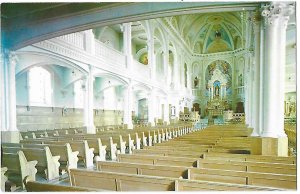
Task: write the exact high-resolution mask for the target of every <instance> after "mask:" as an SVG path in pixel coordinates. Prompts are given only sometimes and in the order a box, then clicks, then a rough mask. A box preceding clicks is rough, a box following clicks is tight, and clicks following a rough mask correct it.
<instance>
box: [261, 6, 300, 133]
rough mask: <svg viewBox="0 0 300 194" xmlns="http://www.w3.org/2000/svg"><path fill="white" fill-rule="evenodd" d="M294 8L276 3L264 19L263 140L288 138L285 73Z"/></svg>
mask: <svg viewBox="0 0 300 194" xmlns="http://www.w3.org/2000/svg"><path fill="white" fill-rule="evenodd" d="M293 10H294V6H291V5H289V4H288V3H285V2H273V3H271V4H270V5H269V6H267V7H265V9H264V10H263V12H262V16H263V17H264V25H265V30H264V32H265V33H264V37H265V49H264V65H263V111H262V113H263V121H262V122H263V123H262V127H263V133H262V136H263V137H286V134H285V132H284V82H285V80H284V76H285V75H284V73H285V71H284V69H285V53H286V51H285V49H286V27H287V22H288V19H289V15H290V14H291V13H292V11H293Z"/></svg>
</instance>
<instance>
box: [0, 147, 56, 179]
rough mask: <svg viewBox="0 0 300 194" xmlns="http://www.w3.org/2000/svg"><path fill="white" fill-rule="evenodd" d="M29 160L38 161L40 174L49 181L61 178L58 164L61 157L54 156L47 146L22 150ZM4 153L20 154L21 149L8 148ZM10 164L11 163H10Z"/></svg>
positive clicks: (5, 148) (37, 165) (37, 166)
mask: <svg viewBox="0 0 300 194" xmlns="http://www.w3.org/2000/svg"><path fill="white" fill-rule="evenodd" d="M21 150H22V151H23V153H24V155H25V157H26V159H27V160H29V161H32V160H36V161H38V162H37V164H36V168H37V170H38V172H42V174H45V178H46V179H47V180H53V179H56V178H58V177H59V166H60V163H59V162H58V160H59V158H60V156H52V154H51V151H50V149H49V147H47V146H45V147H43V148H41V149H39V148H21ZM3 151H4V153H18V152H19V151H20V148H8V147H3ZM8 162H9V161H8Z"/></svg>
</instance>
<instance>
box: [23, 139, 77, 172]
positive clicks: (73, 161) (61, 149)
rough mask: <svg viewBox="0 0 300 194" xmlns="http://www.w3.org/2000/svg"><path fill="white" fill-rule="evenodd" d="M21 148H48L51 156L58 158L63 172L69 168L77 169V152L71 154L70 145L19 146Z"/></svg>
mask: <svg viewBox="0 0 300 194" xmlns="http://www.w3.org/2000/svg"><path fill="white" fill-rule="evenodd" d="M21 145H22V147H23V148H43V147H45V146H48V147H49V149H50V151H51V154H52V155H56V156H60V158H59V163H60V167H61V168H63V169H64V170H67V171H68V170H69V169H70V168H77V162H78V154H79V152H78V151H75V152H73V151H72V148H71V145H70V144H69V143H66V144H65V145H54V144H21Z"/></svg>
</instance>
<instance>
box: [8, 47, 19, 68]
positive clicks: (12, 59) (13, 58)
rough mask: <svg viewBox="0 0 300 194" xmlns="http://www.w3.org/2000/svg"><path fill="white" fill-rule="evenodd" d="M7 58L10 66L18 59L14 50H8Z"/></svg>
mask: <svg viewBox="0 0 300 194" xmlns="http://www.w3.org/2000/svg"><path fill="white" fill-rule="evenodd" d="M8 60H9V65H10V66H11V67H15V66H16V64H17V62H18V60H19V59H18V56H17V54H16V53H15V52H13V51H10V52H9V53H8Z"/></svg>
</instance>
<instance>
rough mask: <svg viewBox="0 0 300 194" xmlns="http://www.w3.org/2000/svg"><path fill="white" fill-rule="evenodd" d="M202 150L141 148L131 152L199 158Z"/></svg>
mask: <svg viewBox="0 0 300 194" xmlns="http://www.w3.org/2000/svg"><path fill="white" fill-rule="evenodd" d="M203 152H204V151H202V152H199V153H198V154H197V152H195V151H184V150H179V151H176V150H173V149H170V150H160V149H142V150H134V151H133V154H139V155H159V156H173V157H176V156H180V157H188V158H200V157H201V156H202V153H203Z"/></svg>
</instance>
